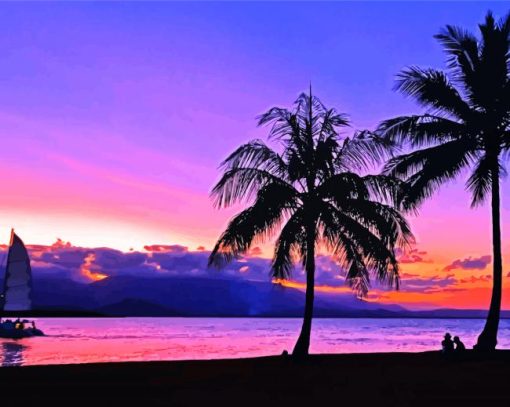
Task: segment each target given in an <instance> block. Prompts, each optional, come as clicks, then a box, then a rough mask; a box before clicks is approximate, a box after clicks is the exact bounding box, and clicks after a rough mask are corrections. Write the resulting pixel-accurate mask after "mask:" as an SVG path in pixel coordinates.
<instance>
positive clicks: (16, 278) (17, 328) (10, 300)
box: [0, 229, 44, 339]
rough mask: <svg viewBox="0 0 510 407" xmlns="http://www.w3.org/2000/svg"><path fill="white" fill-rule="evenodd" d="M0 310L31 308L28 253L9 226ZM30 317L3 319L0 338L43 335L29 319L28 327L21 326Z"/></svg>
mask: <svg viewBox="0 0 510 407" xmlns="http://www.w3.org/2000/svg"><path fill="white" fill-rule="evenodd" d="M0 304H1V306H2V310H3V312H4V313H5V311H9V312H20V311H23V312H26V311H30V310H31V309H32V268H31V267H30V257H29V256H28V251H27V249H26V247H25V245H24V244H23V241H22V240H21V239H20V238H19V237H18V235H16V233H14V229H12V230H11V241H10V243H9V251H8V253H7V264H6V267H5V277H4V287H3V292H2V295H1V296H0ZM29 322H30V321H27V320H20V319H19V318H18V319H17V320H16V321H11V320H8V319H7V320H4V321H2V322H1V323H0V337H1V338H15V339H17V338H26V337H30V336H41V335H44V334H43V332H42V331H41V330H40V329H37V328H36V327H35V323H34V322H31V326H30V327H25V324H28V323H29Z"/></svg>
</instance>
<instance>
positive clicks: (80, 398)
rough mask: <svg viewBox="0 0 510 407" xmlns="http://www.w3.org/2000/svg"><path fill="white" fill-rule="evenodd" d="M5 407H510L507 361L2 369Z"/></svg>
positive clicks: (385, 359)
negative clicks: (102, 406)
mask: <svg viewBox="0 0 510 407" xmlns="http://www.w3.org/2000/svg"><path fill="white" fill-rule="evenodd" d="M0 389H1V395H0V398H1V400H2V401H3V402H4V403H5V405H31V406H34V405H37V406H42V405H50V406H55V405H68V406H73V405H88V406H97V405H110V406H123V405H133V404H134V405H142V406H147V407H148V406H153V405H156V406H160V405H161V406H162V405H165V406H217V405H218V406H239V407H246V406H258V407H267V406H285V405H289V406H320V405H335V406H336V405H338V406H365V405H366V406H391V407H394V406H433V407H435V406H449V407H453V406H480V407H490V406H505V407H507V406H510V351H498V352H496V353H495V354H492V355H491V356H490V357H486V358H484V359H481V358H480V357H479V356H477V355H476V354H474V353H472V352H468V353H467V354H466V358H465V360H460V361H459V360H444V359H443V358H441V356H440V354H439V352H425V353H381V354H350V355H314V356H311V357H310V358H309V360H308V361H306V362H299V363H298V362H295V361H293V360H292V359H289V358H284V357H282V356H274V357H264V358H252V359H233V360H211V361H182V362H180V361H179V362H132V363H102V364H83V365H57V366H27V367H4V368H1V369H0Z"/></svg>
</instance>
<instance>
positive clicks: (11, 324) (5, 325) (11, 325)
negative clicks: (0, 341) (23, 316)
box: [2, 319, 14, 329]
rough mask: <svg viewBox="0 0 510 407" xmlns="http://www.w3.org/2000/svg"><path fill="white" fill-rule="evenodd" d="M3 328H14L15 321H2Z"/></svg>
mask: <svg viewBox="0 0 510 407" xmlns="http://www.w3.org/2000/svg"><path fill="white" fill-rule="evenodd" d="M2 328H4V329H13V328H14V322H12V321H11V320H10V319H6V320H5V321H3V322H2Z"/></svg>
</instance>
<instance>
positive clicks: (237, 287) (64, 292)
mask: <svg viewBox="0 0 510 407" xmlns="http://www.w3.org/2000/svg"><path fill="white" fill-rule="evenodd" d="M32 297H33V301H34V308H35V309H36V310H38V311H35V312H37V313H38V314H39V315H40V316H42V315H48V316H70V315H74V314H76V316H85V315H90V316H93V315H104V316H184V317H186V316H188V317H302V315H303V308H304V292H303V291H301V290H298V289H294V288H289V287H284V286H281V285H277V284H272V283H271V282H269V281H268V282H256V281H247V280H241V279H237V280H232V279H231V280H228V279H220V278H207V277H167V276H162V277H154V278H147V277H146V278H138V277H134V276H119V277H109V278H107V279H104V280H101V281H97V282H94V283H90V284H83V283H79V282H75V281H72V280H70V279H56V278H49V277H41V276H37V277H34V283H33V295H32ZM33 313H34V312H32V314H33ZM314 314H315V316H316V317H330V318H342V317H345V318H368V317H371V318H400V317H409V318H485V316H486V311H484V310H458V309H437V310H430V311H410V310H407V309H405V308H404V307H401V306H399V305H391V304H389V305H388V304H378V303H374V302H366V301H361V300H358V299H357V298H355V297H354V296H353V295H350V294H341V295H339V294H325V293H320V292H318V293H317V295H316V300H315V308H314ZM502 317H504V318H510V312H508V311H503V313H502Z"/></svg>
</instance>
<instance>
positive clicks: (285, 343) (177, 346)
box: [0, 318, 510, 366]
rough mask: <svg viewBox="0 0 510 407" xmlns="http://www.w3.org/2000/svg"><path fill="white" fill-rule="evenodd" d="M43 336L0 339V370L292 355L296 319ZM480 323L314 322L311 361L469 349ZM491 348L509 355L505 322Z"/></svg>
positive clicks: (135, 322)
mask: <svg viewBox="0 0 510 407" xmlns="http://www.w3.org/2000/svg"><path fill="white" fill-rule="evenodd" d="M36 323H37V326H38V327H39V328H41V329H42V330H43V331H44V332H45V333H46V335H47V336H45V337H34V338H25V339H21V340H10V339H0V352H1V357H0V360H1V364H2V366H15V365H41V364H67V363H90V362H119V361H148V360H182V359H218V358H240V357H251V356H264V355H277V354H281V352H282V351H283V350H284V349H288V350H289V351H291V350H292V347H293V345H294V343H295V341H296V339H297V337H298V334H299V330H300V327H301V320H300V319H279V318H268V319H262V318H38V319H36ZM483 324H484V321H483V320H481V319H371V318H363V319H316V320H314V322H313V327H312V339H311V349H310V350H311V352H312V353H353V352H420V351H425V350H434V349H439V348H440V342H441V340H442V337H443V335H444V333H445V332H450V333H451V334H452V335H458V336H460V338H461V340H462V341H463V342H464V343H465V344H466V346H467V347H468V348H470V347H472V346H473V344H474V343H475V341H476V337H477V335H478V334H479V333H480V331H481V329H482V328H483ZM498 347H499V348H510V320H502V321H501V323H500V333H499V345H498Z"/></svg>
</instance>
